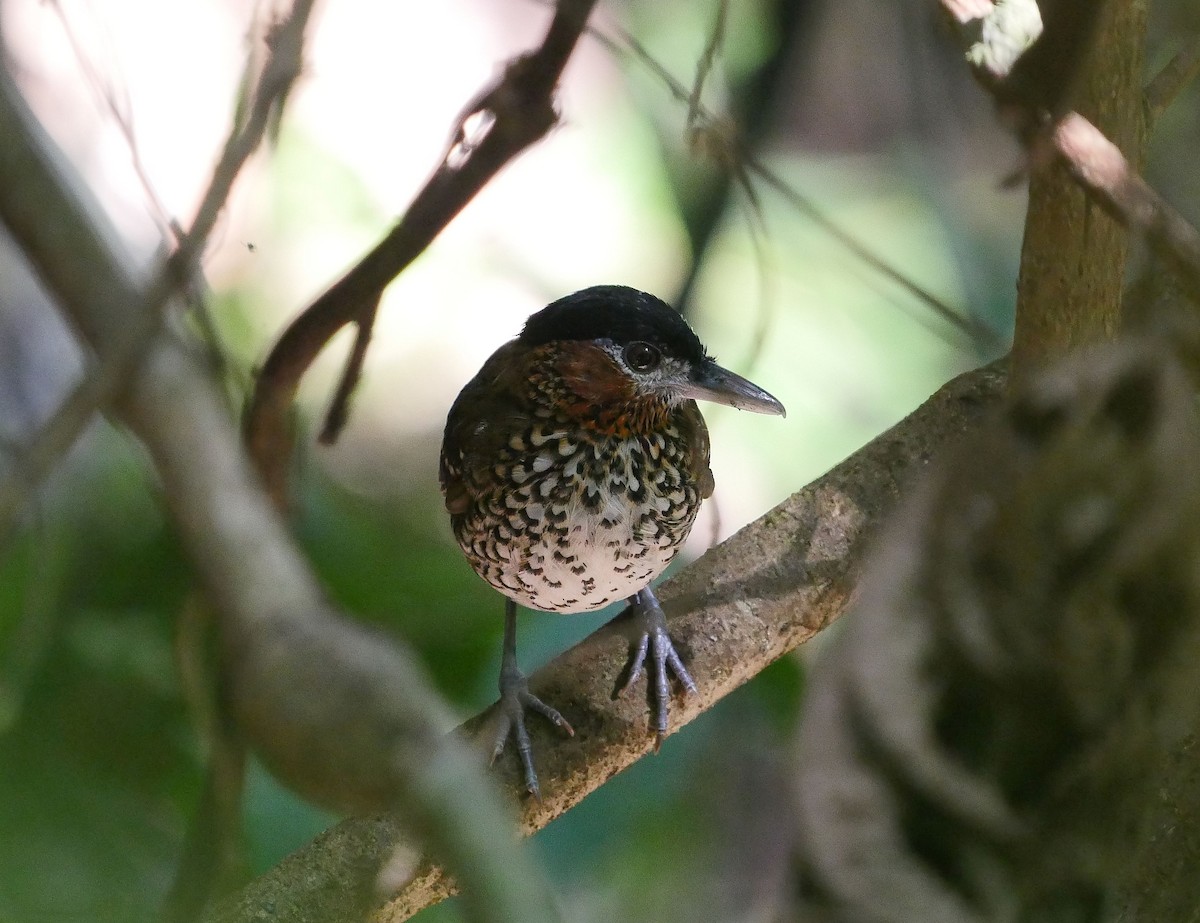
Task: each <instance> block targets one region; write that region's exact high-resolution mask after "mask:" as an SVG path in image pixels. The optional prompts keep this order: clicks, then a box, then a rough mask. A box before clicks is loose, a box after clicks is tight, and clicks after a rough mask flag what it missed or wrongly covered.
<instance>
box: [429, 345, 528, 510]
mask: <svg viewBox="0 0 1200 923" xmlns="http://www.w3.org/2000/svg"><path fill="white" fill-rule="evenodd" d="M519 349H520V346H519V344H518V343H517V342H516V341H513V342H511V343H506V344H505V345H504V346H501V347H500V348H499V349H498V350H496V352H494V353H493V354H492V356H491V358H489V359H488V360H487V362H485V363H484V364H483V367H482V368H481V369H480V370H479V371H478V373H476V375H475V377H474V378H472V379H471V380H470V381H469V382H467V384H466V386H465V387H464V388H463V389H462V391H460V392H459V395H458V397H457V398H456V399H455V401H454V404H453V405H452V406H451V407H450V413H449V415H448V416H447V418H446V432H445V435H444V437H443V439H442V455H441V462H440V465H439V470H438V477H439V480H440V481H441V485H442V494H443V495H444V496H445V499H446V509H447V510H448V511H449V512H450V513H452V514H454V513H463V512H466V510H467V509H468V507H469V506H470V504H471V501H472V499H473V493H474V492H473V489H472V488H473V485H475V484H478V483H480V482H481V481H486V480H488V478H487V469H489V468H490V467H491V466H492V465H493V464H494V463H495V460H496V459H497V458H498V457H500V455H501V453H502V451H503V446H504V443H506V442H507V440H508V439H509V438H510V436H511V434H512V433H513V432H519V431H520V427H519V425H518V424H517V421H519V420H520V419H521V418H523V417H524V416H527V411H525V410H524V407H523V404H522V401H521V399H520V397H519V392H518V389H517V388H516V384H517V383H516V382H515V381H512V380H510V379H512V378H513V374H514V370H515V369H518V368H519V367H520V366H521V365H522V363H521V362H520V361H519V356H518V355H517V352H518V350H519Z"/></svg>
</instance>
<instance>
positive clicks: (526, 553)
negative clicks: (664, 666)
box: [452, 417, 701, 612]
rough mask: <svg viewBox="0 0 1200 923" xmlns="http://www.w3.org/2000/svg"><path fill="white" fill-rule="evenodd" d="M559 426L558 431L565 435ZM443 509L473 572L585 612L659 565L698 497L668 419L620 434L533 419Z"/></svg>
mask: <svg viewBox="0 0 1200 923" xmlns="http://www.w3.org/2000/svg"><path fill="white" fill-rule="evenodd" d="M569 433H570V435H568V434H569ZM482 480H483V479H482V478H480V481H481V482H479V483H472V484H470V485H469V489H470V493H471V495H472V497H473V500H472V502H471V504H470V506H469V508H468V509H467V510H466V511H464V512H463V513H461V514H459V515H456V516H453V517H452V525H453V528H454V534H455V537H456V538H457V539H458V542H459V545H460V546H461V547H462V549H463V551H464V553H465V554H466V556H467V559H468V560H469V561H470V562H471V565H472V566H473V567H474V568H475V571H476V572H477V573H478V574H479V575H480V576H481V577H483V579H484V580H486V581H487V582H488V583H490V584H491V585H492V586H494V587H495V588H496V589H498V590H499V591H500V592H502V593H504V594H505V595H506V596H508V597H510V598H512V599H514V600H516V602H517V603H519V604H520V605H523V606H528V607H529V608H532V609H541V610H545V611H549V612H590V611H592V610H595V609H599V608H601V607H603V606H606V605H608V604H609V603H612V602H615V601H617V600H621V599H625V598H627V597H629V596H632V595H633V594H634V593H637V592H638V591H640V590H641V589H643V588H644V587H645V586H646V585H647V584H648V583H649V582H650V581H651V580H653V579H654V578H655V577H657V576H658V575H659V574H661V573H662V572H663V570H665V569H666V567H667V565H668V564H670V563H671V561H672V559H673V558H674V557H675V555H676V553H677V552H678V551H679V548H680V546H681V545H682V544H683V541H684V539H686V538H687V535H688V532H689V531H690V530H691V528H692V524H693V522H694V521H695V519H696V514H697V512H698V511H699V508H700V502H701V495H700V490H699V488H698V485H697V484H696V483H694V481H693V479H692V476H691V474H690V473H689V468H688V463H687V456H686V448H685V446H684V444H683V439H682V436H681V434H680V432H679V431H678V429H677V428H676V427H674V426H667V427H665V428H664V429H663V430H662V431H661V432H655V433H651V434H647V435H636V434H635V435H629V436H626V437H624V438H622V437H618V436H607V435H602V434H597V433H595V432H589V433H587V434H586V436H582V437H581V434H580V433H579V431H578V429H571V428H570V427H569V426H568V424H567V423H566V422H565V421H562V420H561V419H556V418H545V417H543V418H541V419H538V420H537V421H536V422H535V423H534V425H533V426H532V427H530V428H529V429H528V430H527V431H525V432H524V433H520V434H516V435H513V436H512V437H511V438H510V439H509V441H508V443H507V445H506V446H505V447H504V450H503V451H502V452H501V453H500V454H499V455H498V456H497V457H496V459H495V463H494V467H493V468H492V470H491V471H490V472H488V477H487V479H486V483H483V482H482Z"/></svg>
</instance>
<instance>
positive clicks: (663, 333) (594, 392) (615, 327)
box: [518, 285, 785, 416]
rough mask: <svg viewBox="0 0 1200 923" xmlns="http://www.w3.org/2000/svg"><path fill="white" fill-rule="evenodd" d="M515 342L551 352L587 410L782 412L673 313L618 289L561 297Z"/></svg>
mask: <svg viewBox="0 0 1200 923" xmlns="http://www.w3.org/2000/svg"><path fill="white" fill-rule="evenodd" d="M518 341H519V342H520V343H522V344H523V345H525V346H527V347H529V348H534V349H536V348H539V347H544V346H545V347H552V348H553V350H554V353H555V365H556V371H557V373H558V376H559V377H560V378H561V379H562V381H563V383H564V384H565V385H566V386H567V388H569V390H570V391H571V392H572V393H573V394H574V395H575V396H576V397H577V398H579V400H580V401H581V403H583V404H587V405H590V406H594V407H605V406H614V405H620V404H636V403H640V402H651V403H655V404H661V405H663V406H666V407H673V406H676V405H678V404H680V403H681V402H683V401H687V400H699V401H712V402H714V403H717V404H727V405H729V406H730V407H736V408H738V409H739V410H752V411H754V412H755V413H767V414H776V415H779V416H783V415H784V413H785V411H784V407H783V404H781V403H780V402H779V401H778V400H776V399H775V398H774V397H772V396H771V395H770V394H768V393H767V392H766V391H764V390H763V389H762V388H760V387H758V385H756V384H754V383H753V382H750V381H747V380H746V379H745V378H743V377H741V376H740V375H737V374H735V373H733V372H731V371H729V370H728V369H724V368H722V367H721V366H719V365H717V363H716V362H715V361H714V360H713V359H712V358H711V357H710V356H709V355H708V354H707V353H706V352H705V351H704V346H703V344H701V342H700V338H699V337H697V336H696V334H695V333H694V332H693V331H692V328H691V327H689V326H688V324H687V321H685V320H684V319H683V318H682V317H681V316H680V315H679V313H678V312H676V311H674V310H672V309H671V308H670V307H669V306H668V305H667V304H665V303H664V302H663V301H661V300H660V299H658V298H655V297H654V296H653V295H649V294H647V293H645V292H640V291H638V290H637V289H633V288H628V287H626V286H623V285H597V286H594V287H592V288H586V289H583V290H582V291H578V292H575V294H573V295H567V296H566V297H565V298H560V299H559V300H558V301H555V302H553V303H552V304H550V305H548V306H546V307H545V308H543V309H542V310H541V311H538V312H537V313H536V314H534V315H533V316H532V317H530V318H529V320H528V321H527V322H526V323H525V328H524V330H522V331H521V335H520V337H519V338H518Z"/></svg>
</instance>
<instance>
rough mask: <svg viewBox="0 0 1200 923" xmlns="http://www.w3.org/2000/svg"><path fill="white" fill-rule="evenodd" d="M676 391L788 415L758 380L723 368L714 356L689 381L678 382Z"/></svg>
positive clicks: (745, 408)
mask: <svg viewBox="0 0 1200 923" xmlns="http://www.w3.org/2000/svg"><path fill="white" fill-rule="evenodd" d="M675 391H676V393H677V394H679V395H680V396H681V397H684V398H691V399H692V400H696V401H712V402H713V403H715V404H727V405H728V406H730V407H736V408H737V409H738V410H752V411H754V412H755V413H769V414H772V415H774V416H780V417H785V416H787V411H786V410H785V409H784V407H783V404H781V403H779V401H778V400H776V399H775V398H773V397H772V396H771V395H769V394H767V392H766V391H764V390H763V389H762V388H760V387H759V386H758V385H756V384H755V383H754V382H752V381H747V380H746V379H745V378H743V377H742V376H741V375H737V374H735V373H733V372H731V371H729V369H723V368H721V366H719V365H717V364H716V363H715V362H713V361H712V360H711V359H709V360H707V361H705V362H704V364H703V365H701V366H700V367H699V368H698V369H696V371H695V372H693V373H692V375H691V377H690V378H689V379H688V380H687V381H685V382H683V383H681V384H680V385H677V386H676V388H675Z"/></svg>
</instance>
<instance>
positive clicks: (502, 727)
mask: <svg viewBox="0 0 1200 923" xmlns="http://www.w3.org/2000/svg"><path fill="white" fill-rule="evenodd" d="M527 708H528V709H532V710H533V711H536V712H537V713H538V714H541V715H544V716H545V717H547V718H549V719H550V721H552V722H553V723H554V724H555V725H556V726H557V727H559V728H561V729H562V730H564V731H566V732H567V734H568V735H569V736H571V737H574V736H575V730H574V729H573V728H572V727H571V725H569V724H568V723H567V720H566V719H565V718H564V717H563V716H562V715H560V714H559V713H558V711H556V710H555V709H553V708H551V707H550V706H549V705H547V704H546V703H545V702H543V701H542V700H541V699H539V698H538V697H537V696H536V695H534V694H533V693H532V692H530V691H529V680H528V679H527V678H526V676H525V674H524V673H522V672H521V668H520V667H519V666H517V604H516V603H515V602H513V601H512V600H511V599H506V600H505V601H504V649H503V652H502V653H501V656H500V715H499V720H498V722H497V726H496V736H495V738H494V740H493V741H492V762H493V763H494V762H496V758H497V757H498V756H500V754H501V753H502V752H503V751H504V745H505V744H506V743H507V742H508V738H509V736H510V735H511V736H513V737H515V738H516V740H517V753H518V754H519V755H520V757H521V768H522V770H523V771H524V773H525V790H526V791H527V792H529V794H531V795H533V797H534V798H537V799H538V800H539V801H540V800H541V797H542V796H541V792H540V791H539V789H538V778H537V773H536V772H534V770H533V746H532V745H531V744H530V742H529V732H528V731H527V730H525V710H526V709H527Z"/></svg>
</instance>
